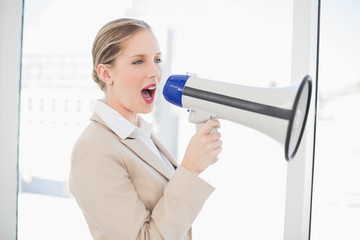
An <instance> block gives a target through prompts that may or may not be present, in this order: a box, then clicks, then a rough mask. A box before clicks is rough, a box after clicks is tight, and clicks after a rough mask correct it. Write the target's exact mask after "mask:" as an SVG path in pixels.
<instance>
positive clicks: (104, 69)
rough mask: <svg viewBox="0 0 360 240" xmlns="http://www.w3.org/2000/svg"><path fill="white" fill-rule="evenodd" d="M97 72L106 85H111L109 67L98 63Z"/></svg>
mask: <svg viewBox="0 0 360 240" xmlns="http://www.w3.org/2000/svg"><path fill="white" fill-rule="evenodd" d="M97 72H98V75H99V78H100V79H101V81H103V82H104V83H105V84H106V85H112V84H113V80H112V78H111V75H110V69H109V68H108V66H106V65H105V64H99V65H98V67H97Z"/></svg>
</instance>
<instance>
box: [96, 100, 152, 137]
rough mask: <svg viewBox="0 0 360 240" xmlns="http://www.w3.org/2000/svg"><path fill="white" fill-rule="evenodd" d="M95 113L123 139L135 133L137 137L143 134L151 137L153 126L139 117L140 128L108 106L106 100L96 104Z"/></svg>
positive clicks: (98, 101)
mask: <svg viewBox="0 0 360 240" xmlns="http://www.w3.org/2000/svg"><path fill="white" fill-rule="evenodd" d="M94 112H95V113H96V114H97V115H99V117H100V118H101V119H102V120H103V121H104V122H105V123H106V125H107V126H108V127H109V128H110V129H111V130H112V131H114V132H115V133H116V135H118V136H119V137H120V138H121V139H125V138H127V137H129V136H130V135H131V134H132V133H133V132H135V135H138V134H142V135H145V136H147V137H150V136H151V133H152V127H153V125H152V124H150V123H148V122H146V121H145V119H143V118H142V117H140V116H139V120H138V121H139V127H137V126H136V125H134V124H133V123H131V122H130V121H129V120H127V119H126V118H124V117H123V116H122V115H121V114H120V113H118V112H117V111H116V110H114V109H113V108H111V107H110V106H109V105H107V104H106V103H105V102H104V100H97V101H96V102H95V107H94Z"/></svg>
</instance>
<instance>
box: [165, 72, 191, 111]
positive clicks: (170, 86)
mask: <svg viewBox="0 0 360 240" xmlns="http://www.w3.org/2000/svg"><path fill="white" fill-rule="evenodd" d="M189 77H190V76H189V75H171V76H170V77H169V78H168V79H167V81H166V83H165V86H164V89H163V95H164V97H165V99H166V100H167V101H168V102H170V103H172V104H174V105H176V106H179V107H182V100H181V99H182V94H183V90H184V87H185V84H186V81H187V80H188V79H189Z"/></svg>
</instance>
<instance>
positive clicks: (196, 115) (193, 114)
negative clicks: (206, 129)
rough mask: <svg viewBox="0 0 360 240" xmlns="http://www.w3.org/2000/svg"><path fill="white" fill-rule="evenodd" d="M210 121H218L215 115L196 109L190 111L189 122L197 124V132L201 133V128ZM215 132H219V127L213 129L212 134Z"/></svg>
mask: <svg viewBox="0 0 360 240" xmlns="http://www.w3.org/2000/svg"><path fill="white" fill-rule="evenodd" d="M209 119H213V120H217V117H216V116H215V115H214V114H211V113H208V112H205V111H201V110H195V109H190V110H189V122H191V123H195V125H196V132H197V131H199V130H200V128H201V127H202V126H203V125H204V123H205V122H206V121H207V120H209ZM213 132H217V127H213V128H212V129H211V131H210V133H213Z"/></svg>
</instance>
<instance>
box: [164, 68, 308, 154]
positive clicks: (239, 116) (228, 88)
mask: <svg viewBox="0 0 360 240" xmlns="http://www.w3.org/2000/svg"><path fill="white" fill-rule="evenodd" d="M311 82H312V80H311V77H310V76H309V75H306V76H305V77H304V78H303V80H302V81H300V82H299V83H297V84H294V85H292V86H288V87H282V88H276V87H274V88H259V87H251V86H243V85H237V84H232V83H224V82H219V81H214V80H208V79H203V78H199V77H197V76H189V75H171V76H170V77H169V78H168V79H167V81H166V83H165V85H164V89H163V95H164V97H165V99H166V100H167V101H168V102H170V103H172V104H174V105H176V106H179V107H183V108H187V109H189V111H190V113H189V121H190V122H192V123H195V124H196V125H197V126H200V125H201V124H203V123H204V122H206V121H207V120H208V119H210V118H217V119H226V120H229V121H232V122H236V123H239V124H242V125H245V126H248V127H250V128H253V129H255V130H258V131H260V132H262V133H264V134H266V135H268V136H270V137H272V138H273V139H275V140H276V141H278V142H280V143H281V144H282V145H283V146H284V148H285V149H284V150H285V159H286V160H287V161H289V160H291V159H293V158H294V157H295V155H296V152H297V150H298V148H299V145H300V143H301V139H302V136H303V133H304V129H305V125H306V120H307V115H308V112H309V107H310V101H311V89H312V86H311V85H312V84H311Z"/></svg>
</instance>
